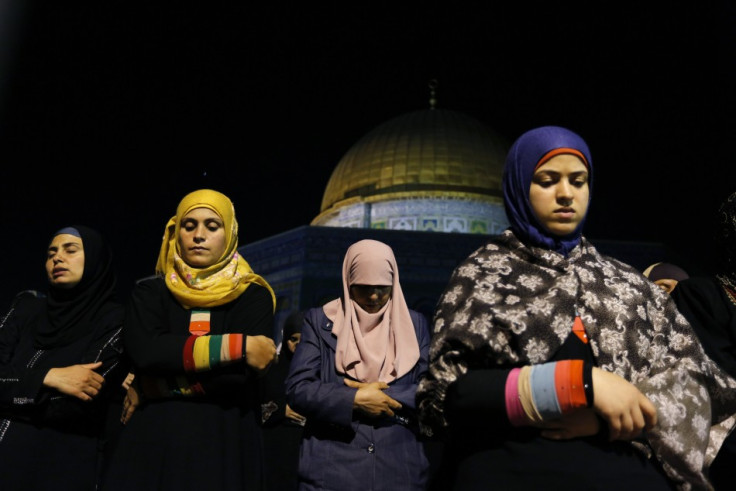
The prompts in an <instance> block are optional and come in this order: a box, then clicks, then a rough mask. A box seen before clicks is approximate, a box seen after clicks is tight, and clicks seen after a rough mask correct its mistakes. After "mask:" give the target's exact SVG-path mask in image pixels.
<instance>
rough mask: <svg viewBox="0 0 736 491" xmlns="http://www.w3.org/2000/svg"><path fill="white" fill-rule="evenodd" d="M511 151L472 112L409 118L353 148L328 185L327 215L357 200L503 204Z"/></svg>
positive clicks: (390, 124) (384, 127)
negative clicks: (458, 200)
mask: <svg viewBox="0 0 736 491" xmlns="http://www.w3.org/2000/svg"><path fill="white" fill-rule="evenodd" d="M507 150H508V145H507V144H506V142H505V141H504V139H503V138H501V137H500V136H499V135H497V134H496V133H495V132H494V131H493V130H491V129H490V128H489V127H487V126H485V125H484V124H482V123H480V122H479V121H477V120H476V119H474V118H472V117H470V116H468V115H466V114H463V113H459V112H455V111H449V110H441V109H427V110H423V111H415V112H411V113H407V114H404V115H402V116H399V117H396V118H394V119H392V120H389V121H387V122H386V123H383V124H381V125H379V126H378V127H376V128H375V129H373V130H372V131H370V132H369V133H367V134H366V135H365V136H364V137H363V138H361V139H360V140H358V142H357V143H355V145H353V146H352V147H351V148H350V149H349V150H348V152H347V153H346V154H345V156H344V157H343V158H342V159H341V160H340V162H339V163H338V164H337V167H336V168H335V170H334V171H333V172H332V176H331V177H330V180H329V182H328V183H327V187H326V188H325V193H324V195H323V198H322V206H321V208H320V211H321V215H322V214H324V213H325V211H326V210H329V209H330V208H333V207H336V205H339V204H340V203H341V202H343V201H345V200H350V202H354V201H355V200H356V199H362V200H364V201H376V200H379V199H380V200H383V199H390V198H401V197H406V198H422V197H424V198H426V197H430V198H431V197H443V198H466V199H473V200H481V201H490V202H494V203H499V202H501V196H502V193H501V174H502V172H503V163H504V159H505V157H506V151H507ZM338 207H339V206H338Z"/></svg>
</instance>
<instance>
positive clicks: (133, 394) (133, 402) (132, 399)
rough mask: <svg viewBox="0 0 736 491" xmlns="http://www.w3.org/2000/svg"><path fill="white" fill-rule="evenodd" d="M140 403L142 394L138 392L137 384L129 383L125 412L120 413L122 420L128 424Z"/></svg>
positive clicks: (124, 405) (124, 402)
mask: <svg viewBox="0 0 736 491" xmlns="http://www.w3.org/2000/svg"><path fill="white" fill-rule="evenodd" d="M140 403H141V395H140V394H139V393H138V390H137V389H136V387H135V384H131V385H129V386H128V390H127V392H126V393H125V399H124V400H123V414H121V415H120V422H121V423H123V424H126V423H127V422H128V421H130V418H131V416H133V413H134V412H135V410H136V408H137V407H138V406H139V405H140Z"/></svg>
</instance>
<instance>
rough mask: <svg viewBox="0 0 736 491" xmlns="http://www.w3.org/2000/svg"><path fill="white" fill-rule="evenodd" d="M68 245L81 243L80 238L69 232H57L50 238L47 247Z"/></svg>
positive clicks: (79, 244)
mask: <svg viewBox="0 0 736 491" xmlns="http://www.w3.org/2000/svg"><path fill="white" fill-rule="evenodd" d="M70 245H78V246H81V245H82V239H80V238H79V237H77V236H76V235H71V234H59V235H56V236H54V238H53V239H51V243H50V244H49V249H51V248H56V249H58V248H59V247H68V246H70Z"/></svg>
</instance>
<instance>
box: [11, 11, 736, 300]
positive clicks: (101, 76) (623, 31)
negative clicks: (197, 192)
mask: <svg viewBox="0 0 736 491" xmlns="http://www.w3.org/2000/svg"><path fill="white" fill-rule="evenodd" d="M150 3H152V2H149V3H146V4H143V3H141V4H136V3H131V2H103V3H99V4H93V5H84V6H74V5H71V4H70V3H66V2H41V1H38V0H32V1H31V0H23V1H21V0H7V1H6V2H5V3H3V4H2V5H3V6H2V7H1V10H0V29H2V33H1V34H2V38H0V63H1V64H0V151H1V152H2V155H0V159H1V160H0V163H1V166H0V167H1V168H2V178H1V179H0V200H1V201H0V213H1V217H2V222H1V223H2V225H3V231H4V232H5V233H4V234H3V237H2V240H0V244H1V245H0V252H2V258H3V266H2V286H1V287H0V288H1V289H2V291H1V292H0V293H1V296H2V298H3V299H5V300H2V302H3V303H6V304H7V303H9V301H10V299H11V297H12V295H13V294H14V293H15V292H17V291H19V290H21V289H25V288H43V287H44V276H43V261H44V252H45V248H46V245H47V243H48V240H49V238H50V235H51V233H52V232H53V231H55V230H56V229H57V228H59V227H61V226H63V225H67V224H69V223H84V224H88V225H91V226H93V227H95V228H98V229H99V230H101V231H102V232H103V233H104V234H105V235H106V236H107V237H108V238H109V239H111V240H112V241H113V246H114V251H115V254H116V258H117V261H118V263H117V264H118V267H119V271H120V274H119V277H120V286H121V291H122V293H127V292H128V291H129V289H130V288H131V286H132V283H133V281H134V280H135V279H136V278H140V277H142V276H146V275H149V274H152V273H153V269H154V266H155V262H156V258H157V254H158V249H159V245H160V240H161V236H162V234H163V229H164V225H165V223H166V221H167V220H168V218H169V217H171V216H172V215H173V214H174V211H175V208H176V205H177V203H178V201H179V199H180V198H181V197H183V195H184V194H186V193H187V192H189V191H192V190H194V189H197V188H201V187H212V188H215V189H218V190H220V191H222V192H224V193H225V194H227V195H228V196H230V197H231V198H232V199H233V201H234V202H235V206H236V210H237V215H238V220H239V223H240V243H241V245H242V244H248V243H250V242H254V241H257V240H259V239H263V238H266V237H270V236H272V235H275V234H278V233H280V232H284V231H287V230H290V229H293V228H295V227H298V226H301V225H307V224H309V222H310V221H311V220H312V219H313V218H314V217H315V216H316V215H317V214H318V213H319V211H320V210H319V208H320V204H321V199H322V192H323V190H324V188H325V186H326V184H327V181H328V179H329V177H330V174H331V172H332V170H333V169H334V167H335V166H336V165H337V163H338V162H339V160H340V158H341V157H342V156H343V155H344V153H345V152H346V151H347V150H348V149H349V148H350V147H351V146H352V145H353V144H354V143H355V142H356V141H357V140H358V139H359V138H360V137H361V136H363V135H364V134H365V133H367V132H368V131H370V130H371V129H373V128H374V127H375V126H377V125H379V124H381V123H383V122H385V121H387V120H389V119H391V118H393V117H395V116H399V115H401V114H404V113H406V112H410V111H415V110H422V109H426V108H427V107H428V99H429V90H428V84H429V81H430V80H431V79H437V80H438V83H439V86H438V92H437V98H438V106H439V107H440V108H444V109H450V110H456V111H461V112H464V113H466V114H468V115H470V116H473V117H475V118H476V119H478V120H480V121H482V122H483V123H485V124H487V125H489V126H490V127H491V128H493V129H495V130H496V131H497V132H498V133H499V134H500V135H502V136H503V137H505V138H507V139H508V140H509V142H510V141H512V140H513V139H515V138H516V137H517V136H518V135H519V134H521V133H522V132H524V131H526V130H528V129H530V128H532V127H535V126H539V125H544V124H558V125H562V126H566V127H568V128H570V129H573V130H575V131H577V132H578V133H580V134H581V135H582V136H583V138H585V139H586V140H587V141H588V143H589V145H590V147H591V151H592V155H593V164H594V169H595V181H594V184H593V202H592V205H591V209H590V214H589V217H588V221H587V225H586V229H585V235H586V236H588V237H589V238H591V239H592V240H594V241H595V239H611V240H623V241H654V242H662V243H663V244H666V246H667V247H668V248H669V251H670V252H669V253H668V254H671V256H669V257H667V258H663V259H668V260H673V261H677V262H679V263H680V264H681V265H683V266H685V267H687V268H688V269H689V270H690V271H691V272H692V273H699V272H706V271H708V270H710V269H711V268H712V261H713V255H712V253H711V250H710V245H711V235H712V234H711V231H712V225H711V224H712V219H713V216H714V215H715V212H716V209H717V207H718V204H719V203H720V202H721V201H722V200H723V199H724V198H725V197H726V196H728V195H729V194H730V193H731V192H733V191H736V171H735V170H734V159H733V154H734V152H733V147H734V144H733V142H734V140H735V132H734V130H735V129H736V128H734V114H736V113H735V112H734V109H736V91H735V88H736V66H735V62H736V15H735V7H734V3H733V2H701V3H697V4H695V3H694V2H693V3H686V4H684V5H681V6H675V5H670V6H669V7H668V8H666V9H663V8H661V7H658V6H650V5H648V4H649V3H650V2H636V3H634V2H630V3H627V2H615V3H614V2H588V3H587V4H584V5H587V6H586V7H584V8H583V9H582V10H581V9H580V5H581V4H580V3H578V2H576V5H577V7H574V6H569V7H568V6H564V5H562V6H560V5H558V3H559V2H545V3H544V4H541V5H536V4H535V3H526V2H509V3H513V6H509V5H505V4H500V5H492V6H489V5H485V4H488V3H490V2H467V3H465V2H422V3H418V2H417V3H414V2H379V1H372V2H360V1H358V2H334V3H331V2H298V3H297V2H294V4H293V5H290V4H286V3H279V2H274V3H273V4H272V5H270V6H265V5H262V4H256V5H251V3H252V2H236V3H218V2H199V3H198V4H196V5H195V4H189V3H185V4H183V5H180V4H177V3H171V4H168V3H166V4H165V5H163V4H162V5H159V4H157V5H151V4H150ZM494 3H495V2H494ZM478 4H483V5H482V6H479V5H478ZM246 259H247V258H246Z"/></svg>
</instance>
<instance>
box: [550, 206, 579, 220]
mask: <svg viewBox="0 0 736 491" xmlns="http://www.w3.org/2000/svg"><path fill="white" fill-rule="evenodd" d="M554 214H555V216H556V217H559V218H563V219H566V220H572V219H573V218H574V217H575V210H573V209H572V208H559V209H557V210H555V211H554Z"/></svg>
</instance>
